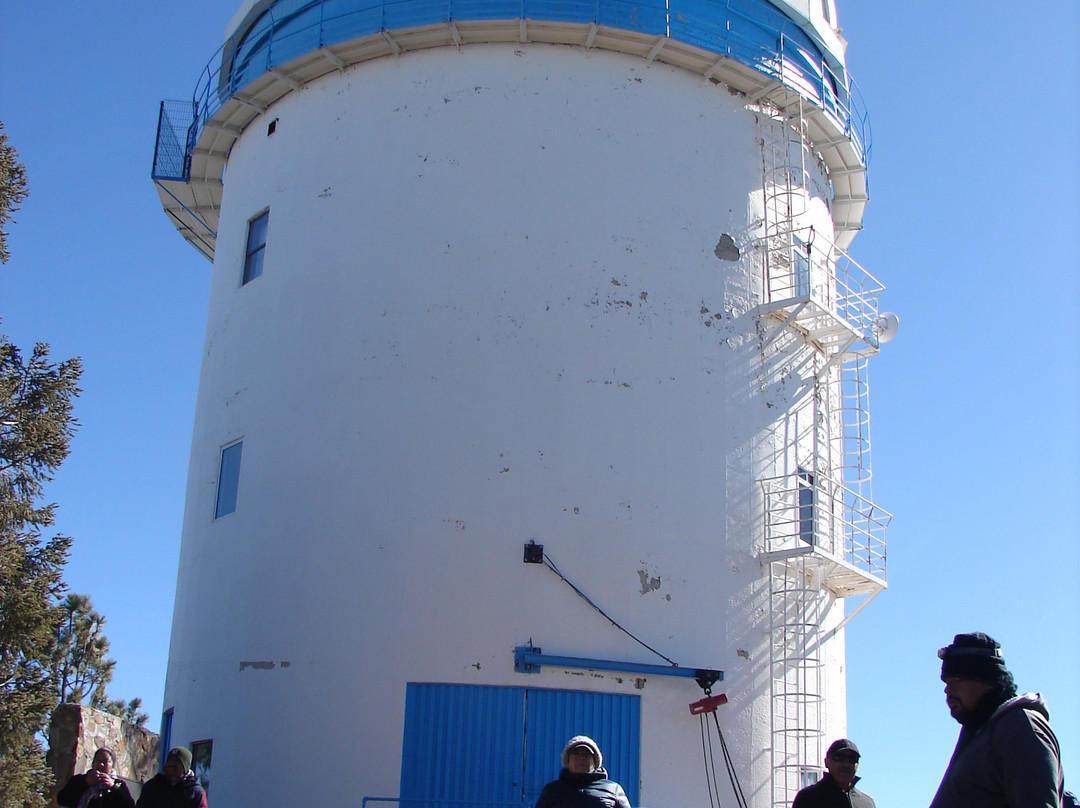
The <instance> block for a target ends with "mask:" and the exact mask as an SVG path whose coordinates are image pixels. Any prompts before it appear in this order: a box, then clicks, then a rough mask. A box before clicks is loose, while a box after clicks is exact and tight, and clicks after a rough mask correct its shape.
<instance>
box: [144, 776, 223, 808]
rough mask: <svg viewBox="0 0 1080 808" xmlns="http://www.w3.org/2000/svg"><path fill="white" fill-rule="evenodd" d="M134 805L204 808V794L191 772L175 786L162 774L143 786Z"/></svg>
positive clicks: (154, 807) (166, 807)
mask: <svg viewBox="0 0 1080 808" xmlns="http://www.w3.org/2000/svg"><path fill="white" fill-rule="evenodd" d="M136 805H137V807H138V808H206V792H205V791H203V789H202V786H200V785H199V781H198V780H196V779H195V774H194V773H193V772H191V771H189V772H188V773H187V774H185V775H184V779H182V780H181V781H180V782H179V783H177V784H176V785H173V784H172V783H170V782H169V778H168V777H166V776H165V775H164V774H157V775H155V776H154V777H153V778H152V779H151V780H149V781H147V783H146V785H144V786H143V789H142V794H140V795H139V801H138V802H137V803H136Z"/></svg>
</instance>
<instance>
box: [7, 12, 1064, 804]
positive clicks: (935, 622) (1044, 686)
mask: <svg viewBox="0 0 1080 808" xmlns="http://www.w3.org/2000/svg"><path fill="white" fill-rule="evenodd" d="M236 5H238V2H237V0H214V1H213V2H212V1H211V0H185V2H183V3H168V4H167V3H158V2H151V3H148V2H145V1H144V0H142V1H140V2H132V1H130V0H127V1H124V2H103V0H81V1H80V2H77V3H74V2H52V1H51V0H39V2H34V3H31V2H26V1H25V0H0V31H3V34H4V44H3V47H2V48H0V120H3V121H4V122H5V124H6V130H7V133H8V135H9V137H10V139H11V141H12V142H13V143H14V145H15V146H16V147H17V148H18V150H19V152H20V155H21V157H22V160H23V162H24V163H25V164H26V167H27V171H28V175H29V180H30V190H31V193H30V197H29V198H28V199H27V201H26V203H25V204H24V206H23V210H22V211H21V212H20V213H19V214H17V223H16V224H14V225H11V226H10V228H9V230H10V234H11V235H10V245H9V246H10V248H11V252H12V256H13V257H12V260H11V261H10V262H9V263H8V264H7V265H6V266H5V267H3V268H0V317H2V318H3V322H2V324H0V331H2V332H4V333H6V334H7V335H8V336H9V337H10V338H11V339H12V340H13V341H14V342H15V343H16V344H17V345H20V346H22V347H24V348H25V349H29V348H30V346H31V345H32V343H33V342H35V341H44V342H49V343H51V344H52V347H53V352H54V355H55V356H56V357H58V358H59V357H68V356H73V355H79V356H82V357H83V360H84V363H85V374H84V377H83V386H84V390H85V392H84V393H83V395H82V397H81V398H80V400H79V403H78V407H77V414H78V417H79V419H80V421H81V422H82V428H81V429H80V431H79V433H78V436H77V437H76V439H75V441H74V442H73V445H72V453H71V457H70V458H69V460H68V461H67V463H66V464H65V465H64V467H63V468H62V470H61V472H60V474H59V475H58V477H57V479H56V481H55V482H54V483H53V484H52V485H51V486H50V487H49V489H48V492H47V495H48V497H49V499H50V500H52V501H55V502H57V503H58V504H59V506H60V507H59V528H60V530H62V531H63V532H65V533H67V534H69V535H71V536H73V537H74V538H75V546H74V550H73V552H72V555H71V560H70V562H69V564H68V568H67V580H68V582H69V584H70V586H71V588H72V589H73V590H74V591H77V592H85V593H88V594H90V595H91V597H92V598H93V601H94V604H95V605H96V606H97V608H98V610H99V611H101V612H102V613H103V614H105V615H106V617H107V619H108V624H107V629H108V636H109V638H110V640H111V641H112V656H113V657H114V658H115V659H116V660H117V669H116V675H115V677H114V681H113V684H112V686H111V688H110V690H111V695H112V696H113V697H115V698H125V699H127V698H131V697H133V696H140V697H142V698H143V700H144V702H145V705H146V707H147V708H148V710H149V712H150V713H151V726H156V724H157V722H158V720H159V713H160V709H161V698H162V689H163V687H164V677H165V664H166V657H167V653H168V636H169V629H170V620H171V613H172V602H173V594H174V585H175V576H176V562H177V557H178V551H179V541H180V528H181V518H182V510H183V501H184V486H185V478H186V469H187V456H188V448H189V441H190V436H191V423H192V414H193V410H194V401H195V388H196V384H197V377H198V366H199V361H200V353H201V350H202V342H203V326H204V320H205V308H206V296H207V290H208V280H209V271H210V267H209V264H208V263H207V262H206V261H205V259H203V258H202V257H201V256H199V255H198V254H197V253H196V252H195V251H194V250H193V249H192V248H190V247H188V246H187V245H186V243H184V242H183V240H182V239H181V238H180V236H179V235H177V233H176V231H175V230H174V228H173V227H172V225H171V224H170V223H169V222H168V220H167V219H166V218H165V216H164V214H163V213H162V211H161V206H160V204H159V203H158V200H157V196H156V193H155V191H154V188H153V184H152V183H151V181H150V176H149V175H150V164H151V159H152V155H153V145H154V142H153V141H154V133H155V128H156V121H157V105H158V102H159V101H160V100H161V99H163V98H169V99H172V98H185V97H189V96H190V93H191V91H192V89H193V88H194V85H195V82H196V79H197V78H198V75H199V72H200V70H201V69H202V68H203V66H204V65H205V64H206V62H207V60H208V59H209V58H210V56H211V55H212V54H213V52H214V51H215V49H216V48H217V47H218V45H219V44H220V41H221V38H222V33H223V31H224V28H225V25H226V23H227V22H228V20H229V18H230V17H231V16H232V14H233V12H234V11H235V6H236ZM838 5H839V9H838V11H839V17H840V22H841V24H842V25H843V28H844V34H845V36H846V37H847V38H848V40H849V42H850V43H851V44H850V48H849V51H848V62H849V67H850V68H851V71H852V73H853V75H854V77H855V79H856V81H857V82H858V84H859V85H860V87H861V88H862V91H863V95H864V97H865V99H866V101H867V105H868V107H869V109H870V113H871V120H872V125H873V133H874V150H873V158H872V163H871V173H870V182H871V196H872V202H871V204H870V205H869V207H868V212H867V216H866V222H865V225H866V231H865V232H864V233H862V234H861V235H860V236H859V237H858V239H856V241H855V244H854V247H853V250H852V252H853V254H854V256H855V258H856V259H857V260H859V261H860V263H862V264H863V265H864V266H865V267H866V268H867V269H869V270H870V271H871V272H872V273H874V274H875V275H876V276H877V277H879V278H880V279H881V280H882V281H883V282H884V283H885V284H886V286H887V287H888V290H887V292H886V293H885V296H884V298H883V305H884V307H885V308H888V309H891V310H893V311H896V312H898V313H899V314H900V316H901V320H902V323H901V329H900V335H899V336H898V337H897V338H896V340H895V341H894V342H892V343H890V344H889V345H888V346H886V348H885V350H884V351H883V353H882V354H881V355H880V356H878V357H876V358H875V359H874V360H872V362H871V391H870V397H871V414H872V418H873V422H872V430H873V453H874V468H875V472H876V476H875V491H874V493H875V499H876V501H877V502H878V503H880V504H881V505H882V506H883V507H885V508H887V509H889V510H891V511H892V512H893V513H894V514H895V518H894V520H893V523H892V528H891V531H890V534H889V558H888V561H889V569H888V577H889V589H888V591H886V592H885V593H884V594H882V595H881V596H880V597H879V598H878V599H877V600H876V601H874V602H873V603H872V604H871V605H870V606H869V607H868V608H867V609H866V610H865V611H864V612H863V613H862V614H860V615H859V616H858V617H856V619H855V620H854V621H853V623H852V624H851V627H850V628H849V629H848V632H847V640H848V676H847V679H848V689H849V696H848V707H849V722H850V730H849V735H850V736H851V737H852V738H854V739H855V740H856V741H857V742H858V743H859V745H860V747H861V748H862V750H863V766H862V774H863V776H864V778H865V779H864V785H865V787H866V790H867V791H869V792H870V793H871V794H872V795H874V797H875V798H876V799H877V804H878V806H879V807H880V808H900V806H909V805H914V806H917V805H920V804H923V805H925V804H928V803H929V801H930V798H931V797H932V795H933V792H934V789H935V788H936V786H937V783H938V781H939V779H940V777H941V773H942V771H943V770H944V768H945V765H946V762H947V760H948V757H949V754H950V753H951V751H952V746H953V744H954V742H955V739H956V734H957V726H956V724H955V723H954V722H953V721H952V719H950V718H949V716H948V714H947V712H946V709H945V705H944V699H943V695H942V693H941V683H940V682H939V681H938V678H937V674H938V661H937V658H936V656H935V652H936V650H937V648H938V647H939V646H942V645H945V644H946V643H947V642H948V641H949V640H950V639H951V637H952V635H953V634H954V633H956V632H962V631H973V630H982V631H986V632H988V633H990V634H992V635H993V636H995V637H996V638H997V639H998V640H999V641H1000V642H1001V643H1002V644H1003V646H1004V650H1005V655H1006V661H1007V662H1008V664H1009V667H1010V668H1011V669H1012V670H1013V672H1014V674H1015V675H1016V679H1017V682H1018V684H1019V685H1020V687H1021V689H1024V690H1039V691H1041V692H1042V693H1043V694H1044V695H1045V696H1046V697H1047V698H1048V700H1049V702H1050V708H1051V716H1052V721H1053V724H1054V726H1055V729H1056V730H1057V733H1058V737H1059V739H1060V741H1061V744H1062V747H1063V753H1064V754H1063V757H1064V762H1065V770H1066V777H1067V781H1071V782H1072V787H1073V789H1074V790H1076V788H1077V786H1080V692H1078V689H1080V594H1078V593H1080V575H1078V572H1080V563H1078V562H1080V549H1078V547H1080V428H1078V422H1080V348H1078V344H1080V315H1078V311H1080V243H1078V242H1080V238H1078V235H1080V201H1078V200H1080V170H1078V169H1080V158H1078V152H1080V134H1078V133H1080V114H1078V106H1080V105H1078V104H1077V98H1080V48H1078V47H1077V46H1076V44H1075V41H1074V39H1075V35H1076V33H1077V32H1080V4H1078V3H1077V2H1076V0H1032V2H1029V3H1026V4H1021V5H1017V4H1015V3H1006V2H1003V0H990V1H989V2H987V1H986V0H984V1H983V2H974V0H967V2H953V3H940V2H931V0H913V1H912V2H908V3H897V2H888V3H887V2H884V1H883V0H879V1H878V2H869V1H868V0H863V1H862V2H856V0H838Z"/></svg>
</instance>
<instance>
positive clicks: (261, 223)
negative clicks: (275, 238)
mask: <svg viewBox="0 0 1080 808" xmlns="http://www.w3.org/2000/svg"><path fill="white" fill-rule="evenodd" d="M269 226H270V211H265V212H264V213H261V214H260V215H258V216H256V217H255V218H254V219H252V220H251V221H250V222H248V234H247V251H246V252H245V254H244V280H243V283H241V284H240V285H241V286H243V285H244V284H245V283H248V282H249V281H253V280H255V279H256V278H257V277H259V276H260V275H262V271H263V253H265V252H266V231H267V229H268V228H269Z"/></svg>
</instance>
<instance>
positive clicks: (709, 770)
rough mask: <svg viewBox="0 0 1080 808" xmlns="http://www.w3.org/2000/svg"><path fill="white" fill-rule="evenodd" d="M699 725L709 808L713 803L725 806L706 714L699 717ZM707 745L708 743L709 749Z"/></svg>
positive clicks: (718, 807)
mask: <svg viewBox="0 0 1080 808" xmlns="http://www.w3.org/2000/svg"><path fill="white" fill-rule="evenodd" d="M698 725H699V726H700V727H701V754H702V755H703V756H704V758H705V785H706V786H707V787H708V789H709V808H712V806H713V805H716V807H717V808H723V806H722V805H721V804H720V786H719V785H718V784H717V783H716V757H715V756H714V755H713V753H712V736H711V735H709V734H708V733H707V732H706V730H705V716H703V715H702V716H699V717H698ZM706 745H708V750H707V751H706ZM714 794H715V795H716V796H715V800H714V798H713V795H714Z"/></svg>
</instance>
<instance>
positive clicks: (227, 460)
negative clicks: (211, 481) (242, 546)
mask: <svg viewBox="0 0 1080 808" xmlns="http://www.w3.org/2000/svg"><path fill="white" fill-rule="evenodd" d="M243 451H244V442H243V441H237V442H236V443H232V444H229V445H228V446H226V447H225V448H224V449H222V450H221V470H220V471H219V472H218V489H217V507H216V508H215V509H214V518H215V519H217V518H218V517H219V516H226V515H228V514H230V513H232V512H233V511H235V510H236V493H237V491H238V490H239V489H240V455H241V453H242V452H243Z"/></svg>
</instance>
